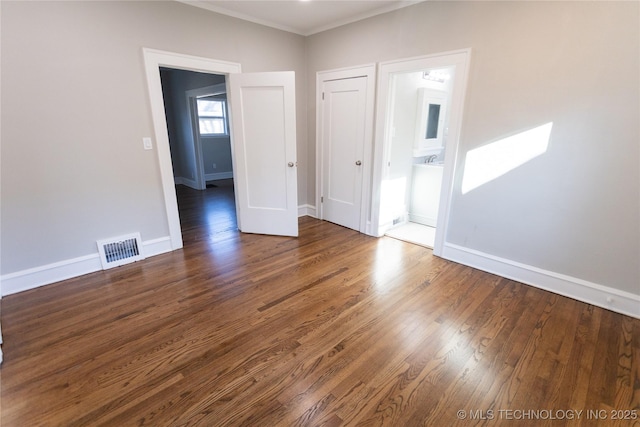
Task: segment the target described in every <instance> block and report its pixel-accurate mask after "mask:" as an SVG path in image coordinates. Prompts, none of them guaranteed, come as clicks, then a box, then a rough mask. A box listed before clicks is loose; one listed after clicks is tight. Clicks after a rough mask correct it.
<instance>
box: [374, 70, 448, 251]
mask: <svg viewBox="0 0 640 427" xmlns="http://www.w3.org/2000/svg"><path fill="white" fill-rule="evenodd" d="M454 78H455V68H454V67H445V68H431V69H426V70H419V71H411V72H406V73H395V74H394V75H393V76H391V82H390V83H391V85H390V95H389V102H390V105H391V109H390V111H391V112H392V116H391V117H390V120H391V123H390V125H391V141H390V158H391V162H390V163H391V164H390V166H389V173H390V175H391V176H394V177H405V182H406V183H407V185H406V186H405V193H404V194H398V195H397V197H398V199H397V200H396V201H395V204H394V206H393V212H394V213H393V217H394V224H393V225H392V227H391V228H390V229H389V230H387V232H386V233H385V234H386V235H387V236H390V237H394V238H397V239H400V240H405V241H408V242H411V243H415V244H418V245H421V246H425V247H428V248H432V249H433V245H434V243H435V233H436V226H437V219H438V211H439V205H440V193H441V187H442V173H443V168H444V160H445V157H446V149H445V147H446V143H447V138H448V134H449V117H450V114H449V104H450V103H451V92H452V91H451V86H452V79H454Z"/></svg>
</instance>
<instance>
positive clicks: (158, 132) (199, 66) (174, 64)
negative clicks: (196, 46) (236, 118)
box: [142, 48, 241, 250]
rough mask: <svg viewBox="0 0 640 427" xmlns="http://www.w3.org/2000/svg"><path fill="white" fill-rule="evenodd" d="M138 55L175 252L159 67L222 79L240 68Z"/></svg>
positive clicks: (148, 52)
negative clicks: (222, 76) (142, 59)
mask: <svg viewBox="0 0 640 427" xmlns="http://www.w3.org/2000/svg"><path fill="white" fill-rule="evenodd" d="M142 53H143V57H144V66H145V71H146V75H147V85H148V89H149V102H150V104H151V114H152V119H153V129H154V133H155V137H156V149H157V150H158V164H159V166H160V176H161V179H162V191H163V194H164V203H165V209H166V213H167V223H168V226H169V236H170V238H171V250H176V249H180V248H181V247H182V246H183V243H182V231H181V229H180V217H179V215H178V199H177V197H176V190H175V181H174V179H173V167H172V163H171V150H170V148H169V133H168V131H167V122H166V115H165V110H164V102H163V96H162V83H161V81H160V67H168V68H177V69H181V70H188V71H198V72H205V73H211V74H224V75H225V76H228V75H229V74H230V73H240V72H241V67H240V64H238V63H234V62H227V61H220V60H215V59H209V58H203V57H198V56H191V55H184V54H181V53H174V52H166V51H161V50H156V49H149V48H143V49H142ZM232 155H233V153H232Z"/></svg>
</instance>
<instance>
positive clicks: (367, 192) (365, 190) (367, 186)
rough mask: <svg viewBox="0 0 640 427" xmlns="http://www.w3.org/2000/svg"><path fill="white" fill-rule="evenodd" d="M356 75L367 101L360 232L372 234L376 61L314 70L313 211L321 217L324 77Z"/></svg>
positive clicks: (325, 78) (351, 76)
mask: <svg viewBox="0 0 640 427" xmlns="http://www.w3.org/2000/svg"><path fill="white" fill-rule="evenodd" d="M356 77H366V78H367V105H366V109H367V111H366V114H365V117H366V123H365V134H364V155H363V159H362V161H363V164H362V200H361V209H360V227H359V230H358V231H360V232H361V233H366V234H370V235H372V231H373V229H372V228H371V221H370V218H371V217H370V215H369V214H370V209H369V206H370V200H371V174H372V170H373V108H374V106H375V103H374V100H375V88H376V65H375V64H366V65H360V66H356V67H348V68H339V69H335V70H326V71H318V72H317V73H316V215H317V217H318V219H324V217H323V212H322V203H321V201H320V197H321V196H322V190H323V188H322V182H323V178H324V176H323V173H324V170H323V157H322V153H323V147H322V126H321V124H322V111H323V110H322V87H323V83H324V82H325V81H330V80H341V79H350V78H356Z"/></svg>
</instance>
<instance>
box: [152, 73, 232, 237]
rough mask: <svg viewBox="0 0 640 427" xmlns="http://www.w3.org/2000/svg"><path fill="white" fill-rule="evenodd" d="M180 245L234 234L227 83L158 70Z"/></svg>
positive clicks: (215, 77) (200, 75) (220, 77)
mask: <svg viewBox="0 0 640 427" xmlns="http://www.w3.org/2000/svg"><path fill="white" fill-rule="evenodd" d="M160 80H161V85H162V93H163V101H164V107H165V114H166V122H167V131H168V137H169V146H170V151H171V162H172V165H173V177H174V181H175V184H176V195H177V202H178V210H179V213H180V222H181V229H182V234H183V240H185V241H189V240H192V239H193V238H194V237H195V236H191V235H190V230H192V229H194V227H193V226H198V227H200V229H202V227H203V226H204V228H205V229H206V230H207V234H208V235H209V236H211V235H217V234H220V233H225V232H229V231H236V230H237V221H236V209H235V193H234V181H233V165H232V158H231V140H230V127H229V122H228V109H227V90H226V78H225V76H224V75H220V74H211V73H201V72H195V71H188V70H181V69H173V68H167V67H161V68H160Z"/></svg>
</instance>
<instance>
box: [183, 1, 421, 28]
mask: <svg viewBox="0 0 640 427" xmlns="http://www.w3.org/2000/svg"><path fill="white" fill-rule="evenodd" d="M178 1H179V2H180V3H184V4H188V5H190V6H195V7H199V8H201V9H206V10H209V11H211V12H215V13H219V14H222V15H226V16H232V17H234V18H238V19H242V20H243V21H249V22H253V23H254V24H260V25H264V26H267V27H271V28H275V29H277V30H282V31H287V32H289V33H294V34H298V35H300V36H310V35H312V34H316V33H320V32H322V31H327V30H330V29H332V28H337V27H340V26H342V25H347V24H351V23H353V22H357V21H361V20H363V19H366V18H371V17H372V16H377V15H381V14H383V13H387V12H392V11H394V10H397V9H402V8H403V7H407V6H412V5H414V4H418V3H421V2H423V1H425V0H403V1H399V2H396V3H393V4H391V5H387V6H384V7H381V8H378V9H375V10H371V11H368V12H363V13H360V14H357V15H355V16H351V17H349V18H346V19H338V20H336V21H334V22H332V23H331V24H327V25H320V26H318V27H314V28H310V29H308V30H306V31H305V30H304V29H303V28H294V27H291V26H288V25H284V24H279V23H277V22H273V21H271V20H268V19H262V18H258V17H255V16H252V15H248V14H246V13H242V12H238V11H235V10H231V9H227V8H226V7H223V6H219V5H213V4H211V3H209V2H207V1H199V0H178Z"/></svg>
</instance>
